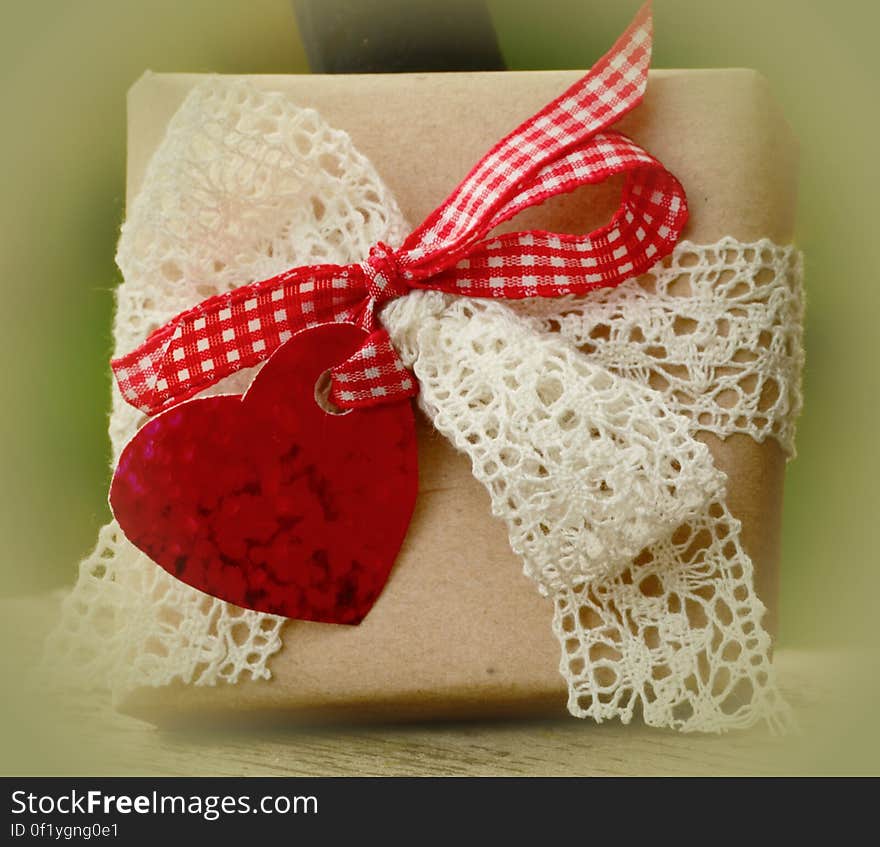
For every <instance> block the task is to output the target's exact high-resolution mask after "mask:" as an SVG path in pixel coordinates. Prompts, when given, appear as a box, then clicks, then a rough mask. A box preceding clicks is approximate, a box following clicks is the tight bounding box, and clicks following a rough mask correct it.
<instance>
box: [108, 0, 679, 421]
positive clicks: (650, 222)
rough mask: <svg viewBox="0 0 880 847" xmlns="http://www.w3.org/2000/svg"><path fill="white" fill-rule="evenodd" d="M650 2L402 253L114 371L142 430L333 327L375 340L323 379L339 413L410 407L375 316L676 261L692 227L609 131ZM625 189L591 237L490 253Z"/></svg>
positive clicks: (214, 312)
mask: <svg viewBox="0 0 880 847" xmlns="http://www.w3.org/2000/svg"><path fill="white" fill-rule="evenodd" d="M651 34H652V18H651V8H650V2H649V3H646V4H645V6H643V7H642V9H641V11H640V12H639V14H638V15H637V16H636V18H635V20H634V21H633V22H632V24H630V26H629V28H628V29H627V31H626V32H625V33H624V34H623V35H622V36H621V38H620V39H619V40H618V41H617V43H616V44H615V45H614V47H613V48H612V49H611V50H610V51H609V52H608V53H607V54H606V55H605V56H604V57H603V58H602V59H601V60H600V61H599V62H598V63H597V64H596V65H595V66H594V67H593V69H592V70H591V71H590V72H589V73H588V74H587V75H586V76H585V77H583V78H582V79H581V80H579V81H578V82H577V83H575V84H574V85H573V86H572V87H571V88H569V89H568V91H566V92H565V93H564V94H563V95H562V96H561V97H558V98H557V99H556V100H554V101H553V102H552V103H550V104H549V105H548V106H546V107H545V108H544V109H542V110H541V111H540V112H538V114H536V115H534V116H533V117H531V118H529V120H527V121H525V123H523V124H521V125H520V126H519V127H518V128H517V129H515V130H514V131H513V132H512V133H510V135H508V136H507V137H506V138H504V139H503V140H502V141H500V142H499V143H498V144H496V145H495V147H493V148H492V150H490V151H489V153H488V154H487V155H486V156H485V157H484V158H483V159H481V160H480V162H479V163H478V164H477V165H476V166H475V167H474V169H473V170H472V171H471V172H470V174H468V176H467V177H466V178H465V180H464V181H463V182H462V183H461V184H460V185H459V186H458V187H457V188H456V189H455V191H453V192H452V194H451V195H450V196H449V197H448V198H447V199H446V201H445V202H444V203H442V204H441V205H440V206H439V207H438V208H437V209H435V210H434V212H432V213H431V214H430V215H429V216H428V218H427V219H426V220H425V222H424V223H423V224H422V225H421V226H420V227H419V228H418V229H416V230H415V231H414V232H413V233H412V234H411V235H410V236H409V237H408V238H407V239H406V240H405V241H404V243H403V245H402V246H401V247H400V248H399V249H398V250H392V249H391V248H390V247H388V246H387V245H384V244H378V245H376V246H375V247H374V248H373V249H372V250H371V251H370V255H369V257H368V258H367V259H366V260H365V261H364V262H362V263H360V264H356V265H347V266H340V265H315V266H311V267H302V268H293V269H291V270H289V271H286V272H285V273H283V274H279V275H278V276H275V277H272V278H271V279H267V280H263V281H261V282H256V283H253V284H251V285H246V286H242V287H241V288H238V289H236V290H235V291H232V292H230V293H228V294H223V295H220V296H217V297H211V298H209V299H207V300H205V301H203V302H202V303H200V304H199V305H198V306H196V307H195V308H193V309H190V310H189V311H187V312H184V313H183V314H181V315H178V316H177V317H176V318H174V319H173V320H172V321H171V322H170V323H168V324H166V325H165V326H163V327H161V328H160V329H159V330H157V331H156V332H155V333H153V334H152V335H151V336H150V337H149V338H148V339H147V340H146V342H145V343H144V344H143V345H142V346H141V347H139V348H138V349H137V350H135V351H133V352H132V353H130V354H129V355H127V356H123V357H121V358H119V359H115V360H114V361H113V362H112V367H113V371H114V373H115V375H116V379H117V381H118V383H119V387H120V389H121V391H122V394H123V396H124V397H125V398H126V400H128V402H130V403H132V404H133V405H135V406H137V407H138V408H140V409H142V410H143V411H145V412H148V413H150V414H153V413H156V412H158V411H161V410H162V409H165V408H167V407H169V406H172V405H174V404H175V403H178V402H180V401H181V400H185V399H186V398H188V397H191V396H193V395H194V394H196V393H197V392H199V391H200V390H202V389H203V388H205V387H207V386H208V385H210V384H212V383H214V382H216V381H217V380H219V379H221V378H222V377H224V376H227V375H228V374H230V373H233V372H235V371H237V370H239V369H241V368H246V367H251V366H253V365H256V364H259V363H260V362H262V361H263V360H264V359H266V358H267V357H268V356H269V355H271V353H272V352H273V351H274V350H276V349H277V348H278V347H279V346H280V345H281V344H283V343H284V342H285V341H286V340H287V339H288V338H290V337H291V336H292V335H293V334H294V333H296V332H299V331H301V330H303V329H307V328H309V327H311V326H315V325H318V324H323V323H329V322H349V323H356V324H358V325H359V326H361V327H363V328H364V329H366V330H367V331H368V332H369V333H370V334H369V336H368V338H367V340H366V342H365V343H364V345H363V346H362V347H361V348H360V349H359V350H358V351H357V352H356V353H355V354H354V355H353V356H352V357H350V358H349V359H348V360H347V361H345V362H343V363H341V364H339V365H337V366H336V367H334V368H333V369H332V375H333V385H332V390H331V394H330V397H331V399H332V400H333V401H334V402H335V403H337V404H338V405H339V406H341V407H344V408H359V407H364V406H369V405H373V404H375V403H382V402H388V401H390V400H399V399H402V398H406V397H411V396H412V395H413V394H414V393H415V392H416V390H417V386H416V381H415V377H414V376H413V375H412V374H411V373H410V372H409V371H408V370H406V369H405V368H404V366H403V365H402V363H401V362H400V360H399V359H398V357H397V355H396V353H395V351H394V348H393V347H392V345H391V341H390V339H389V337H388V334H387V333H386V332H385V331H384V330H383V329H382V327H381V326H380V324H379V323H378V320H377V318H376V312H377V307H378V306H379V305H381V304H382V303H384V302H386V301H388V300H390V299H392V298H394V297H400V296H405V295H406V293H407V291H409V290H410V289H412V288H425V289H435V290H441V291H446V292H451V293H453V294H460V295H465V296H468V297H502V298H512V299H517V298H522V297H536V296H538V297H558V296H561V295H563V294H570V293H575V294H582V293H584V292H587V291H589V290H591V289H593V288H597V287H599V286H613V285H617V284H619V283H620V282H622V281H624V280H625V279H628V278H630V277H633V276H637V275H638V274H640V273H642V272H644V271H645V270H647V269H648V268H649V267H651V266H652V265H653V264H654V263H655V262H657V261H658V260H659V259H661V258H662V257H663V256H665V255H667V254H668V253H669V252H671V250H672V248H673V247H674V245H675V243H676V241H677V240H678V238H679V235H680V233H681V231H682V229H683V228H684V225H685V223H686V221H687V215H688V211H687V200H686V197H685V193H684V189H683V188H682V187H681V185H680V184H679V182H678V180H676V178H675V177H674V176H672V174H670V173H669V172H668V171H667V170H666V169H665V168H664V167H663V166H662V165H661V164H660V163H659V162H658V161H657V160H656V159H654V158H653V157H652V156H650V155H649V154H648V153H646V152H645V151H644V150H642V149H641V148H640V147H638V146H637V145H636V144H635V143H634V142H633V141H631V140H630V139H628V138H626V137H625V136H623V135H621V134H620V133H617V132H613V131H608V130H607V127H608V126H610V125H611V124H613V123H614V122H615V121H617V120H618V119H619V118H620V117H621V116H622V115H624V114H626V113H627V112H628V111H629V110H630V109H632V108H633V107H634V106H636V105H637V104H638V103H639V102H640V101H641V99H642V97H643V95H644V91H645V86H646V84H647V78H648V65H649V63H650V57H651ZM620 173H623V174H625V175H626V179H625V183H624V188H623V193H622V198H621V204H620V207H619V209H618V210H617V212H616V213H615V214H614V216H613V218H612V219H611V221H610V222H609V223H608V224H607V225H606V226H604V227H602V228H600V229H598V230H596V231H595V232H591V233H589V234H588V235H560V234H554V233H548V232H542V231H533V232H516V233H510V234H507V235H501V236H499V237H496V238H492V237H491V236H489V233H490V232H491V230H493V229H494V228H495V227H496V226H498V225H499V224H501V223H502V222H504V221H506V220H508V219H509V218H511V217H513V216H514V215H516V214H517V213H519V212H520V211H522V210H523V209H526V208H528V207H529V206H533V205H536V204H539V203H542V202H543V201H544V200H546V199H547V198H549V197H553V196H555V195H557V194H562V193H565V192H568V191H572V190H574V189H575V188H578V187H579V186H582V185H589V184H594V183H598V182H601V181H602V180H604V179H606V178H607V177H609V176H611V175H613V174H620Z"/></svg>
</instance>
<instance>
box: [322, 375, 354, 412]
mask: <svg viewBox="0 0 880 847" xmlns="http://www.w3.org/2000/svg"><path fill="white" fill-rule="evenodd" d="M332 384H333V379H332V377H331V375H330V370H329V368H328V369H327V370H326V371H324V372H323V373H322V374H321V375H320V376H319V377H318V379H317V380H316V381H315V403H317V404H318V408H319V409H321V410H322V411H324V412H326V413H327V414H328V415H334V416H335V417H342V416H344V415H347V414H348V413H349V412H351V411H352V410H351V409H343V408H341V407H340V406H337V405H336V404H335V403H334V402H333V401H332V400H331V399H330V389H331V387H332Z"/></svg>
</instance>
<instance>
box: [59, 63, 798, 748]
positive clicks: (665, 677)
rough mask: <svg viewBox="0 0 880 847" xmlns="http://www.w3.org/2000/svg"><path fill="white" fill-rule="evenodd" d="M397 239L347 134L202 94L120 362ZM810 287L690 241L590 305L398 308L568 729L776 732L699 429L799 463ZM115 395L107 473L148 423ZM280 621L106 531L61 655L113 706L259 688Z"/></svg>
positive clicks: (165, 179) (767, 250) (183, 124)
mask: <svg viewBox="0 0 880 847" xmlns="http://www.w3.org/2000/svg"><path fill="white" fill-rule="evenodd" d="M270 130H271V131H270ZM406 231H407V228H406V226H405V222H404V221H403V219H402V216H401V214H400V211H399V209H398V207H397V204H396V203H395V201H394V199H393V197H391V195H390V194H389V192H388V190H387V188H386V187H385V186H384V184H383V183H382V181H381V179H380V177H379V176H378V174H377V173H376V172H375V170H374V169H373V167H372V166H371V164H370V163H369V162H368V161H367V160H366V159H364V157H363V156H361V155H360V154H359V153H358V152H357V151H356V150H355V149H354V147H353V146H352V144H351V141H350V139H349V138H348V136H347V135H346V134H345V133H342V132H339V131H337V130H333V129H331V128H330V127H328V126H327V125H326V124H325V123H324V122H323V121H322V120H321V118H320V117H319V116H318V115H317V113H316V112H314V111H313V110H308V109H299V108H297V107H296V106H294V105H293V104H291V103H290V102H289V101H288V100H286V98H285V97H284V96H283V95H280V94H274V93H267V92H263V91H260V90H258V89H256V88H254V87H253V86H252V85H251V84H249V83H247V82H244V81H241V80H234V79H233V80H229V79H219V78H215V79H211V80H208V81H206V82H204V83H202V84H200V85H199V86H198V87H196V88H195V89H194V90H193V91H192V92H191V94H190V95H189V97H188V98H187V100H186V102H185V103H184V105H183V106H182V107H181V109H180V110H179V111H178V113H177V114H176V115H175V117H174V119H173V120H172V122H171V124H170V126H169V128H168V131H167V134H166V136H165V139H164V140H163V142H162V144H161V145H160V147H159V149H158V151H157V152H156V154H155V155H154V157H153V159H152V161H151V163H150V166H149V168H148V169H147V173H146V176H145V179H144V185H143V188H142V190H141V193H140V194H139V195H138V197H137V198H136V200H135V201H134V203H133V204H132V206H131V209H130V213H129V216H128V220H127V222H126V224H125V226H124V228H123V234H122V238H121V240H120V245H119V253H118V261H119V265H120V267H121V268H122V270H123V274H124V277H125V281H124V283H123V285H122V286H121V287H120V289H119V293H118V312H117V316H116V325H115V335H116V342H117V344H116V351H115V353H116V355H120V354H122V353H125V352H128V351H129V350H131V349H132V348H133V347H135V346H136V345H137V344H139V343H140V342H141V341H142V340H143V339H144V337H145V336H146V334H147V333H148V332H149V331H150V330H152V329H153V328H155V327H156V326H158V325H159V324H161V323H162V322H163V321H165V320H167V319H168V318H169V317H171V316H173V315H174V314H176V313H178V312H179V311H181V310H182V309H184V308H186V307H188V306H191V305H193V304H194V303H196V302H199V301H200V300H202V299H203V298H204V297H206V296H208V295H210V294H213V293H218V292H220V291H225V290H229V288H231V287H232V286H234V285H237V284H242V283H245V282H248V281H252V280H256V279H262V278H266V277H268V276H272V275H274V274H276V273H278V272H280V271H282V270H284V269H286V268H288V267H291V266H294V265H302V264H309V263H315V262H317V261H328V262H339V263H348V262H354V261H359V260H361V259H363V258H364V256H365V255H366V252H367V250H368V249H369V246H370V245H371V244H373V243H376V242H377V241H380V240H383V241H387V242H389V243H392V244H395V243H399V241H400V239H401V238H402V236H403V234H404V233H405V232H406ZM799 272H800V265H799V261H798V256H797V254H796V252H795V251H794V250H793V249H792V248H790V247H789V248H785V247H777V246H776V245H772V244H770V243H769V242H761V243H759V244H757V245H742V244H739V243H738V242H735V241H733V240H732V239H725V240H724V241H722V242H719V244H717V245H710V246H708V247H699V246H695V245H689V244H688V245H680V246H679V247H678V248H677V249H676V251H675V253H674V254H673V256H672V257H671V259H670V260H669V261H667V262H666V263H664V264H660V265H657V266H656V267H655V268H654V269H652V270H651V272H650V273H649V274H647V275H646V276H645V277H643V278H642V279H641V280H631V281H630V282H627V283H625V284H624V285H622V286H620V287H619V288H618V289H614V290H613V291H604V292H594V294H591V295H589V296H587V297H583V298H562V299H560V300H557V301H549V300H546V301H522V302H519V303H516V304H505V303H501V302H494V301H475V300H468V299H465V298H454V297H448V296H446V295H442V294H439V293H436V292H414V293H412V294H410V295H408V296H407V297H405V298H402V299H400V300H397V301H394V302H392V303H390V304H389V305H388V306H387V307H386V308H385V310H384V312H383V315H382V319H383V322H384V323H385V324H386V326H387V328H388V329H389V331H390V333H391V335H392V338H393V340H394V342H395V345H396V346H397V348H398V349H399V351H400V352H401V355H402V356H403V357H404V359H405V360H406V361H407V363H408V364H410V365H411V366H412V367H413V369H414V371H415V373H416V375H417V376H418V378H419V381H420V384H421V394H420V402H421V404H422V406H423V408H424V409H425V411H426V412H427V413H428V415H429V416H430V418H431V420H432V421H433V424H434V426H435V427H436V428H437V429H438V430H439V431H440V432H442V433H443V434H444V435H445V436H446V437H447V438H449V439H450V441H451V442H452V443H453V444H454V445H455V446H456V447H457V448H458V449H459V450H462V451H464V452H465V453H467V454H468V455H469V456H470V458H471V461H472V466H473V472H474V475H475V476H476V477H477V478H478V479H479V480H480V481H481V482H482V483H483V484H484V485H485V486H486V487H487V489H488V491H489V493H490V495H491V498H492V507H493V511H494V513H495V514H496V515H497V516H499V517H501V518H502V519H504V521H505V522H506V524H507V528H508V532H509V535H510V541H511V547H512V548H513V550H514V551H515V552H516V553H518V554H519V555H520V556H521V557H522V560H523V563H524V570H525V572H526V574H528V575H529V576H530V577H532V578H533V579H534V580H535V581H536V583H537V585H538V586H539V588H540V590H541V591H542V593H544V594H545V595H548V596H549V597H550V598H551V601H552V603H553V604H554V609H555V613H554V622H553V626H554V631H555V632H556V634H557V636H558V637H559V640H560V644H561V647H562V661H561V665H560V668H561V670H562V673H563V676H564V677H565V679H566V681H567V683H568V688H569V708H570V710H571V711H572V713H573V714H576V715H579V716H589V717H592V718H594V719H596V720H604V719H608V718H612V717H619V718H621V719H622V720H624V721H628V720H630V719H631V718H632V717H633V715H634V714H636V713H637V712H639V713H641V715H642V716H643V717H644V719H645V720H646V721H647V722H648V723H650V724H652V725H657V726H673V727H677V728H680V729H683V730H692V729H693V730H709V731H717V730H723V729H727V728H731V727H738V726H747V725H751V724H753V723H755V722H756V721H758V720H762V719H765V720H768V721H770V722H771V723H773V724H775V725H778V724H779V723H781V722H784V720H785V715H786V709H785V706H784V704H783V703H782V702H781V700H780V699H779V697H778V694H777V693H776V687H775V682H774V679H773V668H772V665H771V664H770V659H769V655H770V640H769V637H768V636H767V634H766V632H765V631H764V630H763V628H762V626H761V618H762V615H763V606H762V605H761V603H760V601H759V600H758V598H757V597H756V596H755V595H754V591H753V588H752V566H751V562H750V560H749V558H748V556H747V555H746V554H745V552H744V551H743V550H742V547H741V545H740V542H739V525H738V523H737V521H736V520H735V519H734V518H733V517H732V516H731V515H730V514H729V512H728V511H727V509H726V507H725V506H724V483H725V479H724V475H723V474H722V473H721V472H720V471H718V470H717V469H716V468H715V467H714V465H713V462H712V458H711V455H710V453H709V452H708V450H707V449H706V447H705V446H704V445H703V444H702V443H700V442H699V441H697V440H696V439H695V438H694V433H695V432H696V431H697V430H706V431H711V432H715V433H716V434H718V435H720V436H721V437H724V436H726V435H729V434H731V433H732V432H747V433H748V434H750V435H752V436H753V437H755V438H757V439H759V440H763V438H764V437H767V436H772V437H776V438H777V439H779V441H780V443H782V444H783V446H785V447H790V445H791V443H792V434H793V419H794V416H795V415H796V413H797V411H798V410H799V408H800V393H799V374H800V366H801V361H802V351H801V344H800V310H801V298H800V289H799V282H800V276H799ZM682 280H684V281H685V283H686V284H685V285H682ZM249 376H250V375H249V374H238V375H236V378H234V379H231V380H226V381H224V383H221V384H219V385H217V386H215V387H214V388H213V389H212V393H213V392H217V391H229V390H237V389H241V388H242V387H243V385H244V384H246V380H247V379H248V377H249ZM114 392H115V390H114ZM113 399H114V403H113V414H112V417H111V426H110V430H111V438H112V440H113V446H114V455H117V454H118V452H119V450H120V449H121V447H122V445H123V444H124V443H125V442H126V441H127V440H128V439H129V438H130V437H131V435H133V433H134V431H135V430H136V428H137V426H138V425H139V423H140V418H139V416H138V414H137V413H136V412H134V411H133V410H132V409H131V408H130V407H129V406H128V405H127V404H126V403H125V402H124V401H123V400H122V399H121V397H120V396H119V395H118V393H117V392H115V393H114V398H113ZM549 617H550V615H549V610H548V620H549ZM282 622H283V621H282V619H280V618H277V617H273V616H271V615H265V614H262V613H257V612H251V611H246V610H241V609H236V608H234V607H231V606H229V605H228V604H225V603H223V602H221V601H219V600H216V599H214V598H210V597H207V596H206V595H204V594H201V593H200V592H198V591H196V590H195V589H192V588H190V587H188V586H186V585H184V584H183V583H180V582H178V581H176V580H174V579H173V578H172V577H170V576H169V575H168V574H167V573H165V572H164V571H163V570H162V569H161V568H159V567H158V566H156V565H154V564H153V563H152V562H150V561H149V560H148V559H147V558H146V557H145V556H144V555H143V554H141V553H139V552H138V551H137V550H136V549H135V548H133V547H132V546H131V545H130V544H129V543H128V542H127V541H126V539H125V538H124V537H123V536H122V535H121V533H120V532H119V530H118V527H116V526H115V524H110V525H109V526H108V527H106V528H105V529H104V530H103V531H102V535H101V541H100V544H99V546H98V548H96V551H95V553H94V554H93V555H92V556H91V557H89V558H88V559H87V560H86V561H85V562H84V563H83V564H82V566H81V568H80V577H79V580H78V582H77V585H76V586H75V588H74V590H73V592H72V593H71V595H70V597H69V598H68V600H67V601H66V603H65V608H64V613H63V616H62V621H61V624H60V625H59V627H58V629H57V630H56V632H55V633H54V634H53V636H52V637H51V638H50V641H49V644H48V652H47V657H48V660H49V661H50V662H52V663H53V664H56V665H58V666H64V667H66V668H67V669H73V670H74V673H75V674H76V675H77V676H78V677H79V679H80V681H82V677H84V676H91V677H92V678H98V679H99V680H100V681H102V682H104V683H106V684H109V685H110V686H111V687H112V688H113V689H114V690H116V691H117V692H120V691H126V690H129V689H131V688H134V687H136V686H140V685H164V684H167V683H169V682H171V681H172V680H175V679H180V680H183V681H184V682H187V683H192V684H197V685H201V684H214V683H215V682H217V681H219V680H225V681H228V682H235V681H237V680H238V679H239V678H240V677H241V675H242V674H247V675H249V676H251V677H252V678H268V677H269V676H270V674H269V670H268V660H269V658H270V657H271V655H272V654H273V653H274V652H275V651H277V650H278V649H279V648H280V646H281V641H280V628H281V624H282ZM462 624H463V625H466V622H462Z"/></svg>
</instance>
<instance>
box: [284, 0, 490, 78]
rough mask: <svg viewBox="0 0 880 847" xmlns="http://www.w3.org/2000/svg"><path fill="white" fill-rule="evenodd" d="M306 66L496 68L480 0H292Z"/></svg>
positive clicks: (332, 70)
mask: <svg viewBox="0 0 880 847" xmlns="http://www.w3.org/2000/svg"><path fill="white" fill-rule="evenodd" d="M293 6H294V10H295V12H296V19H297V22H298V24H299V29H300V35H301V37H302V40H303V44H304V46H305V49H306V54H307V56H308V59H309V65H310V66H311V69H312V72H313V73H326V74H339V73H403V72H413V71H486V70H503V69H504V60H503V59H502V57H501V52H500V50H499V49H498V42H497V40H496V39H495V29H494V27H493V26H492V19H491V18H490V17H489V12H488V10H487V9H486V4H485V2H482V0H294V1H293Z"/></svg>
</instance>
